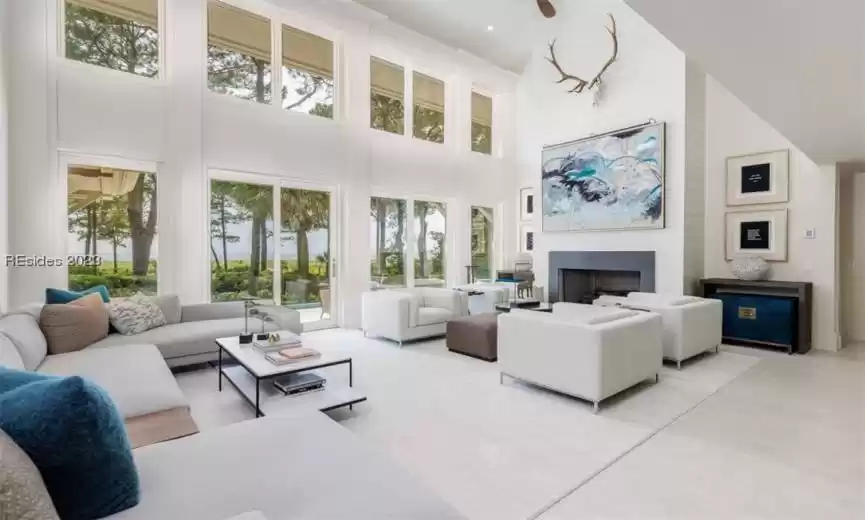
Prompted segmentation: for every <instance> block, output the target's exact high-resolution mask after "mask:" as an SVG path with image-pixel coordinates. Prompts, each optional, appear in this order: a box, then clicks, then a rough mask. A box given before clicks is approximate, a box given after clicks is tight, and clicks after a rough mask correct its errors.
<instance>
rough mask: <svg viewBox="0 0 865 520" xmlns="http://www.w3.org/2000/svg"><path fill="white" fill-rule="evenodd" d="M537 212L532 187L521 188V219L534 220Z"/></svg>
mask: <svg viewBox="0 0 865 520" xmlns="http://www.w3.org/2000/svg"><path fill="white" fill-rule="evenodd" d="M534 212H535V195H534V191H533V190H532V189H531V188H523V189H521V190H520V220H523V221H525V220H532V215H533V214H534Z"/></svg>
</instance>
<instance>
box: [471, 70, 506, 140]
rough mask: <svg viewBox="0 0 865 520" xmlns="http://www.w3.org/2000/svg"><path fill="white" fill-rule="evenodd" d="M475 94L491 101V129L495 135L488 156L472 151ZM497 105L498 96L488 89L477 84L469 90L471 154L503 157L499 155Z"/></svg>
mask: <svg viewBox="0 0 865 520" xmlns="http://www.w3.org/2000/svg"><path fill="white" fill-rule="evenodd" d="M473 94H480V95H481V96H484V97H487V98H489V99H490V106H491V110H490V119H491V120H492V123H491V124H490V129H491V131H492V133H493V138H492V139H491V140H490V153H488V154H487V153H484V152H477V151H475V150H474V149H472V143H471V137H472V116H473V112H472V109H473V108H474V107H473V103H472V95H473ZM496 105H497V101H496V95H495V94H493V93H492V92H490V91H489V90H487V89H484V88H482V87H478V86H477V85H475V84H472V87H471V89H470V90H469V142H468V147H469V152H470V153H473V154H477V155H482V156H484V157H501V154H500V153H499V146H498V143H497V142H496V137H497V136H498V135H499V134H498V132H497V131H496V119H497V118H496Z"/></svg>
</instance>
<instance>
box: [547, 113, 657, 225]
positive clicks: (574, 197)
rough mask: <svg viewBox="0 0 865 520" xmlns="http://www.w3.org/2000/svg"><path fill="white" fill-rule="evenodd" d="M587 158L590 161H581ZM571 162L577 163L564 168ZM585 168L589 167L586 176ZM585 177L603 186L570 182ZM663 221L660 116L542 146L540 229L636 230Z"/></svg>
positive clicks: (583, 180)
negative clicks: (628, 125) (592, 189)
mask: <svg viewBox="0 0 865 520" xmlns="http://www.w3.org/2000/svg"><path fill="white" fill-rule="evenodd" d="M590 162H594V164H587V163H590ZM578 163H579V164H578ZM574 164H576V165H577V168H581V169H580V170H578V171H575V170H573V169H570V170H569V168H571V166H573V165H574ZM586 171H588V172H590V173H589V174H588V175H589V176H587V174H586V173H584V172H586ZM574 178H576V181H574V180H573V179H574ZM586 180H588V181H589V182H594V183H595V185H596V186H597V185H603V187H604V189H606V192H603V191H602V192H600V193H599V192H598V191H597V190H596V191H595V192H590V193H589V194H588V195H587V194H586V191H587V189H586V188H585V186H577V187H576V188H574V185H575V184H578V183H583V184H586ZM591 188H593V187H590V189H591ZM629 190H630V191H629ZM554 197H555V198H554ZM665 227H666V123H665V122H664V121H654V120H652V121H649V122H647V123H643V124H639V125H634V126H630V127H626V128H620V129H617V130H613V131H610V132H606V133H603V134H596V135H591V136H588V137H584V138H581V139H576V140H572V141H567V142H563V143H558V144H553V145H547V146H545V147H544V148H543V151H542V166H541V229H542V231H543V232H545V233H547V232H562V231H567V232H599V231H600V232H609V231H636V230H650V229H663V228H665Z"/></svg>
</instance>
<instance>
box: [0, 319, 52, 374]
mask: <svg viewBox="0 0 865 520" xmlns="http://www.w3.org/2000/svg"><path fill="white" fill-rule="evenodd" d="M0 334H3V335H4V336H6V337H7V338H9V339H10V340H11V341H12V343H14V344H15V348H17V349H18V353H19V354H20V355H21V359H22V360H24V368H25V369H27V370H36V367H38V366H39V365H41V364H42V361H43V360H44V359H45V356H47V355H48V342H47V341H46V340H45V336H44V335H43V334H42V330H40V329H39V322H37V321H36V318H34V317H33V316H31V315H29V314H8V315H6V316H3V318H2V319H0Z"/></svg>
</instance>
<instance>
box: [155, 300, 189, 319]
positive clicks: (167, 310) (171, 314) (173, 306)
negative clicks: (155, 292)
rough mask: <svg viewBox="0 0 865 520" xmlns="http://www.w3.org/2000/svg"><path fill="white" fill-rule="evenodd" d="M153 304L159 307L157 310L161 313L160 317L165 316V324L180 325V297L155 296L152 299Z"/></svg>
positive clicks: (181, 310) (181, 313)
mask: <svg viewBox="0 0 865 520" xmlns="http://www.w3.org/2000/svg"><path fill="white" fill-rule="evenodd" d="M153 303H155V304H156V306H157V307H159V310H161V311H162V315H163V316H165V323H166V324H168V325H172V324H174V323H180V319H181V317H182V315H183V308H182V306H181V305H180V296H177V295H176V294H164V295H162V296H156V297H155V298H153Z"/></svg>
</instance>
